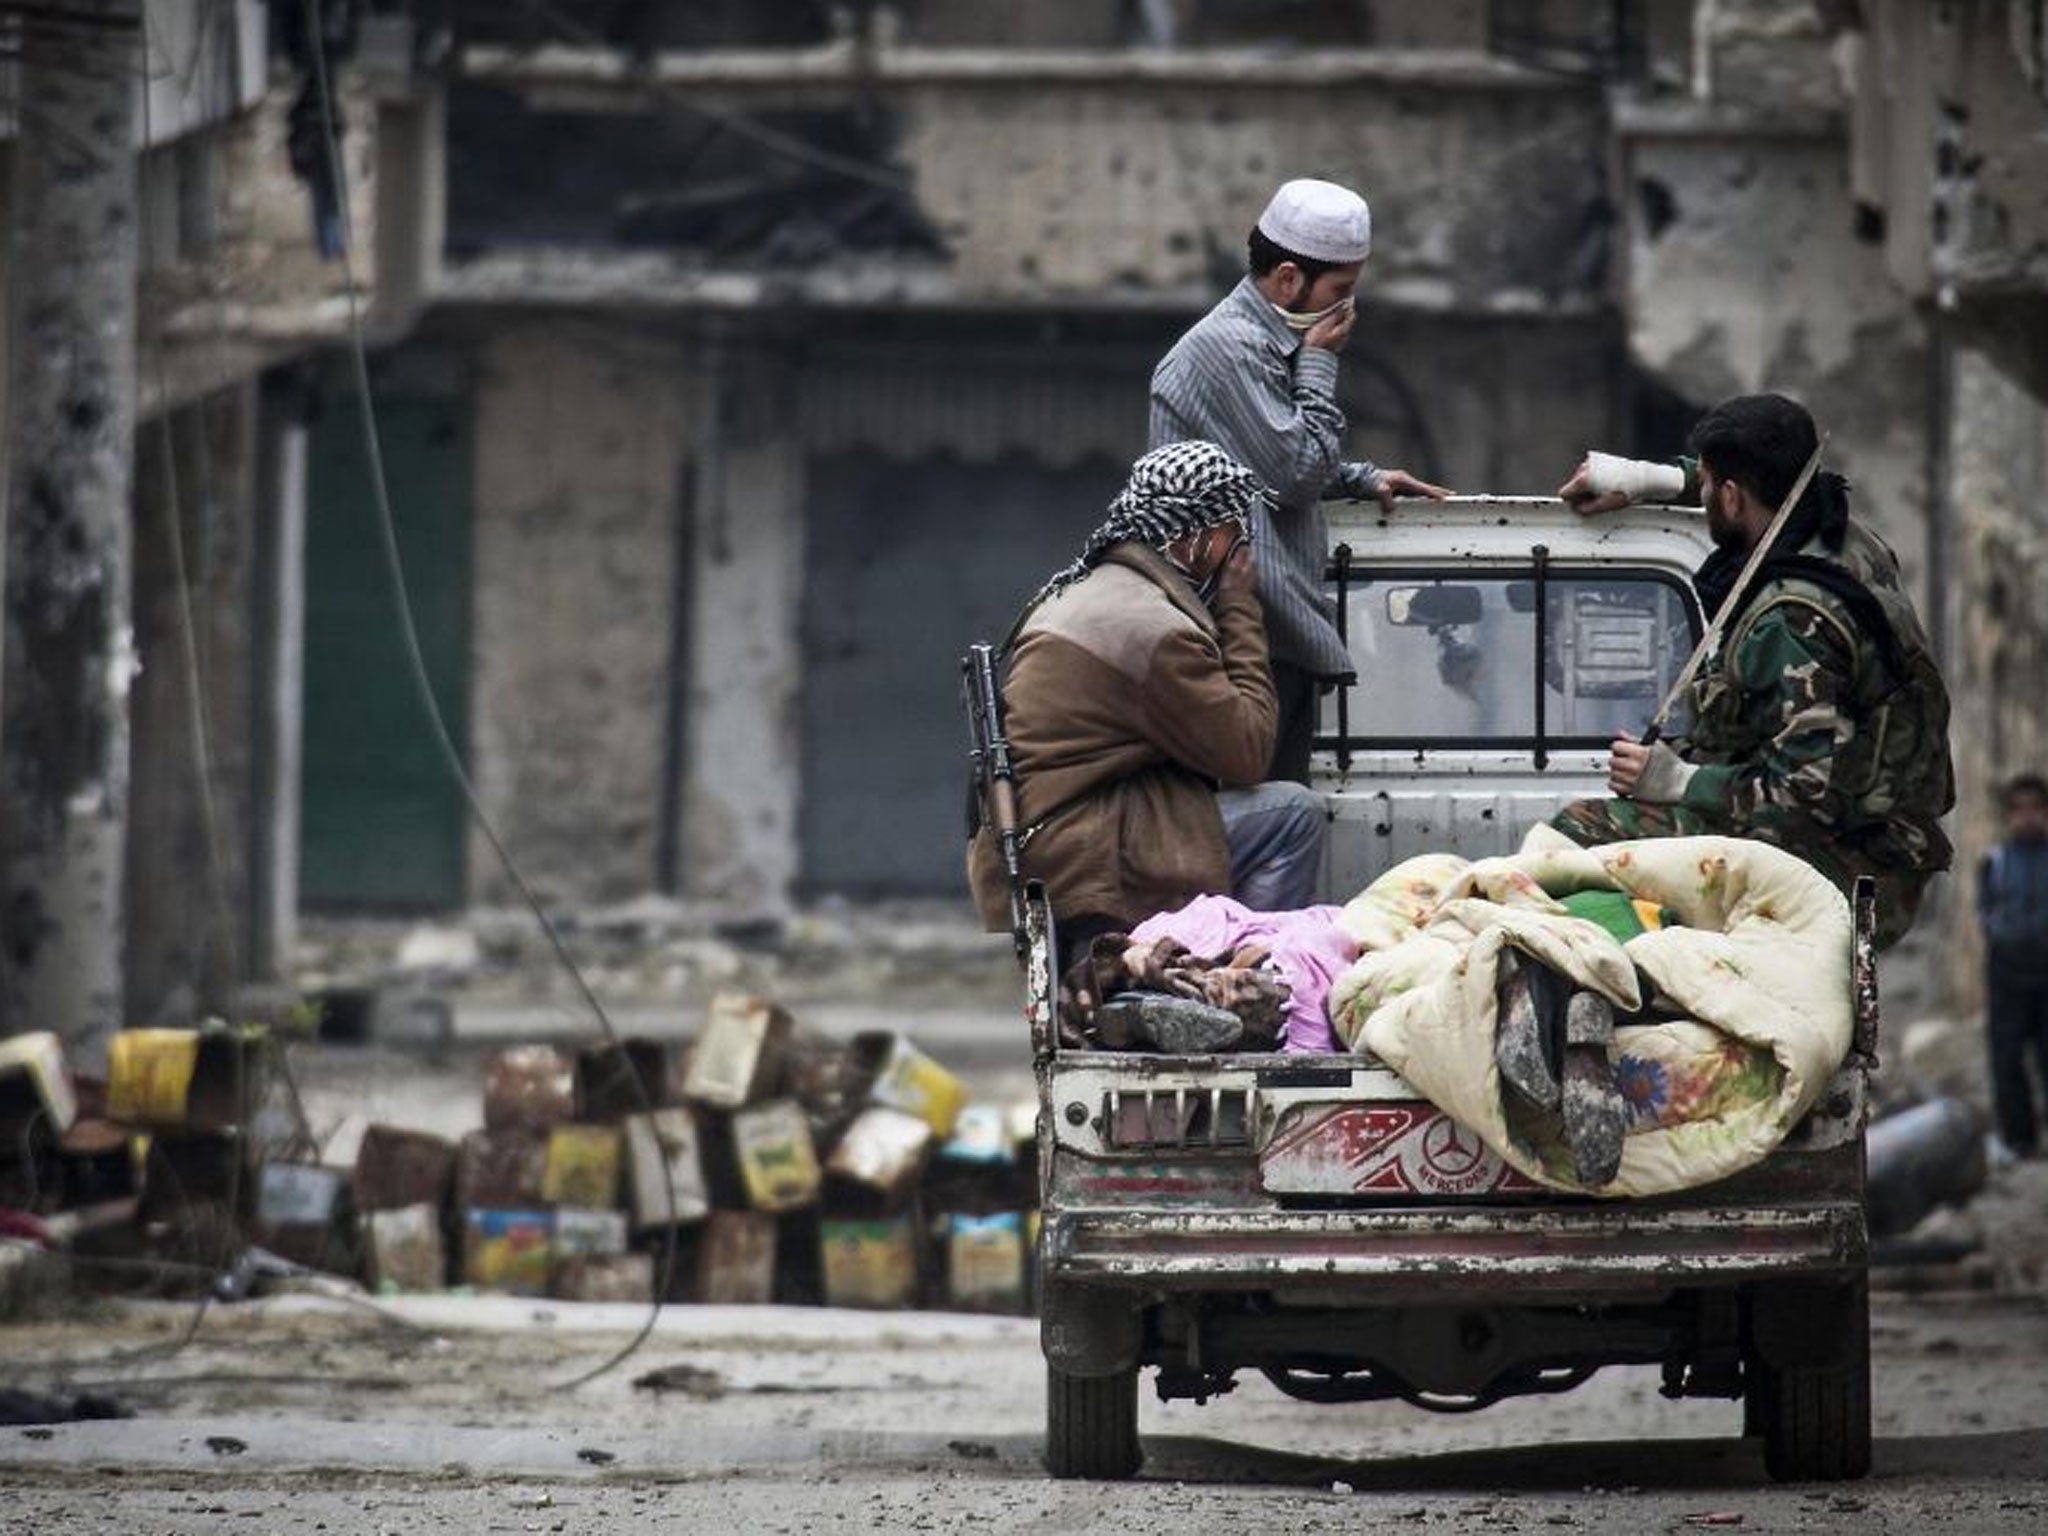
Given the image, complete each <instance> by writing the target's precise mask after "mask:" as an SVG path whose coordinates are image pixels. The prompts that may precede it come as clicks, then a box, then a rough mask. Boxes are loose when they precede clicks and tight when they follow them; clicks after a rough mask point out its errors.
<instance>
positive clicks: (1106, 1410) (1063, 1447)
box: [1045, 1366, 1145, 1482]
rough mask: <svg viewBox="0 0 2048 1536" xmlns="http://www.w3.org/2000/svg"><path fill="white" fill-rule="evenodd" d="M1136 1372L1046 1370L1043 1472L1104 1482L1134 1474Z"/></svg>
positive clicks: (1138, 1459)
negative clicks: (1095, 1373)
mask: <svg viewBox="0 0 2048 1536" xmlns="http://www.w3.org/2000/svg"><path fill="white" fill-rule="evenodd" d="M1144 1459H1145V1453H1144V1452H1143V1450H1141V1449H1140V1448H1139V1445H1138V1372H1137V1370H1136V1368H1135V1367H1134V1368H1132V1369H1131V1370H1127V1371H1118V1372H1117V1373H1116V1374H1115V1375H1113V1376H1069V1375H1067V1374H1066V1373H1065V1372H1063V1371H1060V1370H1056V1369H1054V1368H1053V1367H1052V1366H1047V1367H1046V1368H1045V1469H1046V1470H1047V1471H1048V1472H1050V1473H1051V1474H1052V1475H1053V1476H1054V1477H1085V1478H1094V1479H1098V1480H1101V1481H1105V1482H1110V1481H1121V1480H1122V1479H1124V1478H1127V1477H1132V1476H1135V1475H1136V1474H1137V1471H1138V1467H1139V1466H1140V1464H1142V1463H1143V1461H1144Z"/></svg>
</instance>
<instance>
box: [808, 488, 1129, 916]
mask: <svg viewBox="0 0 2048 1536" xmlns="http://www.w3.org/2000/svg"><path fill="white" fill-rule="evenodd" d="M1127 467H1128V466H1126V465H1123V464H1118V463H1112V462H1111V461H1109V460H1108V459H1101V460H1094V461H1089V462H1085V463H1082V464H1079V465H1076V466H1074V467H1072V468H1062V469H1052V468H1047V467H1046V466H1044V465H1040V464H1035V463H1032V462H1029V461H1026V460H1021V459H1008V460H1004V461H1002V462H1000V463H997V464H992V465H991V464H973V465H970V464H963V463H960V462H958V461H957V460H950V459H947V460H923V461H920V462H917V463H912V464H902V463H892V462H890V461H889V460H886V459H884V458H882V457H880V456H879V455H873V454H848V455H844V456H838V457H832V458H826V459H820V460H816V461H814V462H813V464H812V466H811V474H810V484H811V486H812V487H813V491H812V495H811V500H810V505H809V508H808V519H809V521H808V525H807V529H806V538H807V541H808V550H807V553H806V558H805V562H804V563H805V587H804V662H805V671H804V694H803V732H804V734H803V740H804V799H803V815H802V821H801V828H800V830H801V835H802V838H803V884H804V887H805V891H806V893H807V894H809V895H813V896H816V895H823V894H838V895H847V896H865V897H874V896H958V897H960V898H961V900H962V901H965V900H966V889H967V887H966V878H965V876H964V874H963V873H962V858H963V856H964V850H965V839H966V832H965V826H964V821H963V817H964V808H965V799H964V797H965V794H966V783H967V770H966V766H965V765H966V750H967V747H966V742H967V727H966V724H965V720H964V717H963V715H962V713H961V706H960V657H961V654H962V652H964V651H965V650H966V649H967V647H968V645H969V644H971V643H972V642H974V641H976V640H988V641H991V642H996V641H1000V640H1001V639H1002V638H1003V637H1004V635H1005V634H1007V633H1008V631H1009V627H1010V625H1011V623H1012V622H1013V621H1014V620H1015V618H1016V616H1017V610H1018V607H1019V606H1020V605H1021V604H1022V603H1023V601H1024V600H1025V599H1026V598H1027V597H1029V596H1030V595H1031V594H1032V593H1033V592H1034V591H1035V590H1037V588H1038V585H1039V583H1041V582H1042V581H1044V580H1045V578H1046V577H1047V576H1049V575H1051V574H1052V572H1053V571H1054V570H1055V569H1056V568H1057V567H1059V566H1060V565H1063V564H1064V563H1065V562H1066V561H1068V560H1070V559H1072V558H1073V556H1074V555H1075V553H1076V552H1078V550H1079V549H1080V546H1081V541H1082V540H1083V539H1084V538H1086V536H1087V535H1088V533H1089V532H1090V530H1092V529H1093V528H1094V527H1095V526H1096V525H1097V524H1099V523H1100V522H1101V521H1102V519H1103V516H1104V515H1105V511H1106V509H1107V507H1108V503H1109V500H1110V498H1111V497H1112V496H1114V495H1115V494H1116V492H1117V490H1118V489H1119V488H1120V487H1121V486H1122V484H1123V479H1124V475H1125V473H1126V470H1127Z"/></svg>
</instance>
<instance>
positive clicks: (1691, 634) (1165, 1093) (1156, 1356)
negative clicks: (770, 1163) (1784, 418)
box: [1023, 498, 1877, 1479]
mask: <svg viewBox="0 0 2048 1536" xmlns="http://www.w3.org/2000/svg"><path fill="white" fill-rule="evenodd" d="M1330 510H1331V546H1332V549H1331V560H1330V566H1329V581H1330V586H1331V590H1332V593H1333V595H1334V596H1335V597H1336V599H1337V602H1338V605H1339V611H1340V613H1341V614H1342V621H1343V627H1344V631H1345V635H1346V639H1347V642H1348V644H1349V647H1350V650H1351V652H1352V655H1353V657H1354V658H1355V660H1356V662H1357V674H1358V681H1357V682H1356V684H1355V685H1354V686H1351V687H1348V688H1343V689H1340V690H1338V691H1337V692H1336V693H1334V694H1333V695H1331V696H1330V697H1329V698H1328V699H1327V700H1326V704H1325V709H1324V714H1323V719H1322V728H1321V731H1320V733H1319V736H1318V740H1317V750H1316V756H1315V766H1314V774H1313V777H1314V785H1315V787H1316V788H1317V789H1318V791H1319V792H1321V793H1322V794H1323V795H1324V796H1325V797H1326V799H1327V804H1328V811H1329V815H1330V818H1331V828H1330V838H1329V846H1328V852H1327V856H1326V864H1325V869H1324V873H1323V893H1324V897H1325V899H1327V900H1331V901H1338V902H1341V901H1344V900H1346V899H1348V898H1349V897H1350V896H1352V895H1354V894H1356V893H1357V892H1358V891H1359V890H1361V889H1362V888H1363V887H1364V886H1365V885H1366V884H1367V883H1369V882H1370V881H1371V880H1372V879H1373V878H1374V877H1375V876H1376V875H1378V874H1379V873H1381V872H1382V871H1383V870H1385V869H1387V868H1389V867H1390V866H1391V865H1393V864H1395V863H1397V862H1399V861H1400V860H1402V859H1405V858H1407V857H1409V856H1410V855H1412V854H1416V853H1421V852H1429V851H1448V852H1454V853H1458V854H1462V855H1465V856H1467V857H1471V858H1478V857H1483V856H1486V855H1490V854H1499V853H1507V852H1511V851H1512V850H1513V849H1514V848H1515V847H1516V846H1517V845H1518V844H1519V842H1520V840H1521V838H1522V835H1523V833H1524V832H1525V831H1526V830H1527V829H1528V827H1529V826H1530V825H1531V824H1533V823H1534V822H1536V821H1538V820H1540V819H1543V818H1546V817H1548V816H1549V815H1551V814H1552V813H1553V812H1554V811H1555V810H1556V809H1557V808H1558V807H1560V806H1561V805H1562V804H1563V803H1564V802H1566V801H1568V800H1571V799H1574V798H1578V797H1582V796H1586V795H1594V794H1601V793H1604V792H1605V790H1604V779H1605V772H1604V766H1605V759H1606V746H1607V743H1608V741H1609V740H1610V739H1611V737H1612V735H1613V732H1614V730H1615V729H1616V728H1617V727H1626V728H1628V729H1631V730H1636V731H1640V730H1641V728H1642V727H1643V725H1644V724H1645V723H1646V722H1647V720H1648V719H1649V717H1650V716H1651V714H1652V713H1653V712H1654V710H1655V708H1656V705H1657V702H1658V700H1659V698H1660V697H1661V695H1662V694H1663V692H1664V691H1665V688H1666V687H1667V685H1668V684H1669V683H1670V682H1671V681H1672V680H1673V679H1674V678H1675V677H1676V676H1677V675H1678V672H1679V670H1680V669H1681V668H1682V666H1683V665H1684V662H1685V659H1686V657H1687V655H1688V653H1689V652H1690V650H1691V648H1692V646H1693V644H1694V642H1695V639H1696V637H1697V636H1698V635H1699V634H1700V633H1701V631H1702V628H1703V626H1702V616H1701V613H1700V611H1699V606H1698V602H1697V599H1696V598H1695V597H1694V595H1693V592H1692V588H1691V586H1690V584H1689V581H1688V575H1689V573H1690V572H1691V570H1692V569H1693V568H1694V567H1696V566H1697V565H1698V563H1699V561H1700V559H1701V558H1702V557H1703V555H1704V554H1705V553H1706V550H1707V547H1708V544H1707V536H1706V531H1705V528H1704V525H1703V521H1702V519H1701V518H1700V516H1699V514H1698V513H1697V512H1688V511H1685V510H1681V509H1655V508H1652V509H1640V510H1635V511H1631V512H1627V513H1622V514H1616V515H1612V516H1607V517H1600V518H1591V519H1581V518H1579V517H1578V516H1576V515H1575V514H1573V513H1571V512H1570V511H1568V510H1567V509H1566V508H1565V507H1564V506H1563V505H1562V504H1561V503H1559V502H1556V501H1550V500H1521V499H1507V498H1461V499H1458V500H1454V501H1450V502H1443V503H1422V504H1409V505H1405V506H1403V507H1401V508H1399V509H1397V510H1396V511H1394V512H1392V513H1383V512H1382V511H1381V510H1380V509H1379V508H1378V507H1376V506H1372V505H1370V504H1364V503H1359V504H1342V505H1333V506H1332V508H1331V509H1330ZM1854 906H1855V924H1856V927H1855V935H1856V936H1855V942H1854V945H1853V956H1854V959H1853V963H1852V966H1851V974H1848V975H1845V976H1843V978H1842V985H1843V986H1844V987H1845V988H1848V989H1851V996H1852V999H1853V1002H1854V1008H1855V1034H1854V1042H1855V1043H1854V1045H1853V1047H1852V1049H1851V1052H1850V1055H1849V1058H1848V1060H1847V1061H1846V1062H1845V1063H1844V1065H1843V1066H1842V1068H1841V1069H1840V1071H1839V1072H1838V1073H1837V1074H1836V1075H1835V1077H1834V1079H1833V1080H1832V1081H1831V1082H1830V1084H1829V1085H1828V1087H1827V1088H1826V1090H1825V1091H1824V1092H1823V1093H1822V1094H1821V1095H1820V1098H1819V1100H1818V1101H1817V1104H1816V1107H1815V1108H1814V1109H1813V1110H1812V1111H1811V1112H1810V1113H1809V1114H1808V1115H1807V1117H1806V1118H1805V1119H1804V1121H1803V1122H1802V1123H1801V1124H1800V1125H1799V1126H1798V1127H1797V1128H1796V1129H1795V1130H1794V1132H1793V1133H1792V1135H1791V1136H1790V1137H1789V1138H1788V1139H1787V1140H1786V1141H1785V1142H1784V1143H1782V1144H1781V1146H1780V1147H1779V1148H1778V1150H1777V1151H1775V1152H1774V1153H1773V1154H1772V1155H1771V1156H1770V1157H1768V1158H1767V1159H1765V1160H1764V1161H1763V1162H1761V1163H1760V1164H1757V1165H1755V1166H1753V1167H1751V1168H1749V1169H1747V1170H1746V1171H1744V1172H1742V1173H1740V1174H1738V1175H1736V1176H1734V1177H1730V1178H1727V1179H1724V1180H1722V1181H1720V1182H1718V1183H1715V1184H1712V1185H1710V1186H1707V1187H1703V1188H1698V1189H1694V1190H1690V1191H1688V1192H1686V1193H1684V1194H1682V1195H1677V1196H1672V1197H1668V1198H1659V1199H1654V1200H1642V1199H1637V1200H1615V1199H1608V1200H1603V1199H1593V1198H1571V1197H1564V1196H1560V1195H1558V1194H1556V1193H1554V1192H1551V1191H1548V1190H1545V1189H1543V1188H1540V1187H1538V1186H1536V1185H1535V1184H1533V1183H1531V1182H1530V1181H1528V1180H1526V1179H1524V1178H1523V1177H1521V1176H1520V1175H1519V1174H1517V1173H1516V1172H1515V1171H1514V1170H1513V1169H1511V1168H1510V1167H1508V1166H1507V1165H1506V1164H1505V1163H1503V1162H1502V1161H1501V1159H1500V1158H1499V1157H1498V1156H1496V1155H1495V1154H1494V1153H1493V1152H1491V1151H1490V1150H1488V1148H1487V1147H1486V1146H1485V1145H1484V1144H1483V1143H1482V1142H1481V1141H1480V1140H1479V1139H1478V1138H1477V1137H1476V1136H1474V1135H1473V1134H1472V1133H1471V1132H1470V1131H1469V1130H1467V1129H1466V1128H1464V1127H1463V1126H1461V1125H1459V1124H1457V1123H1456V1122H1455V1121H1453V1120H1451V1119H1450V1118H1449V1117H1447V1116H1445V1115H1444V1114H1442V1113H1440V1112H1439V1111H1438V1110H1436V1109H1435V1108H1434V1107H1433V1106H1432V1105H1431V1104H1430V1103H1429V1102H1427V1101H1426V1100H1424V1099H1422V1098H1421V1097H1420V1096H1419V1095H1418V1094H1417V1093H1416V1092H1415V1091H1414V1090H1413V1089H1411V1088H1410V1087H1409V1086H1408V1085H1407V1084H1406V1083H1405V1082H1403V1081H1402V1079H1401V1078H1400V1077H1399V1076H1398V1075H1396V1074H1395V1073H1394V1072H1392V1071H1391V1070H1389V1069H1388V1068H1387V1067H1385V1066H1384V1065H1382V1064H1381V1063H1379V1062H1378V1061H1377V1060H1375V1059H1374V1058H1372V1057H1370V1056H1364V1055H1327V1056H1325V1055H1264V1054H1259V1055H1219V1056H1213V1057H1174V1056H1162V1055H1146V1054H1132V1053H1113V1052H1106V1051H1090V1050H1077V1049H1071V1048H1068V1047H1066V1046H1064V1045H1062V1044H1061V1043H1060V1040H1059V1031H1058V1028H1057V1021H1056V1017H1055V1010H1056V1004H1057V998H1056V987H1057V977H1056V975H1055V964H1054V956H1055V955H1056V954H1057V948H1056V937H1055V934H1054V932H1053V920H1052V917H1051V915H1050V912H1049V909H1048V907H1047V905H1046V903H1045V900H1044V897H1043V893H1042V891H1038V890H1036V889H1030V890H1027V893H1026V899H1025V903H1024V925H1023V927H1024V934H1023V937H1024V954H1025V984H1026V1005H1027V1006H1026V1014H1027V1018H1028V1021H1029V1024H1030V1028H1031V1037H1032V1047H1033V1055H1034V1060H1035V1065H1036V1074H1037V1082H1038V1090H1039V1099H1040V1103H1039V1122H1038V1125H1039V1178H1040V1186H1041V1197H1042V1202H1043V1220H1042V1228H1041V1240H1040V1241H1041V1249H1040V1255H1039V1259H1040V1266H1041V1268H1040V1274H1041V1280H1042V1342H1043V1347H1044V1352H1045V1358H1046V1365H1047V1414H1046V1462H1047V1466H1048V1468H1049V1470H1050V1471H1051V1472H1052V1474H1053V1475H1054V1476H1055V1477H1083V1478H1124V1477H1129V1476H1131V1475H1133V1474H1134V1473H1136V1471H1137V1470H1138V1468H1139V1466H1140V1463H1141V1460H1142V1447H1141V1445H1140V1443H1139V1437H1138V1397H1137V1394H1138V1387H1139V1376H1140V1373H1141V1372H1142V1371H1150V1372H1151V1373H1152V1376H1153V1380H1154V1383H1155V1385H1156V1387H1157V1390H1158V1392H1159V1394H1160V1396H1161V1397H1162V1398H1193V1399H1194V1400H1195V1401H1197V1402H1204V1401H1206V1400H1207V1399H1209V1398H1210V1397H1214V1396H1216V1395H1218V1394H1221V1393H1224V1392H1228V1391H1230V1390H1231V1389H1232V1386H1233V1385H1234V1381H1235V1378H1236V1376H1237V1375H1238V1374H1239V1373H1241V1372H1249V1371H1256V1372H1258V1373H1260V1374H1262V1375H1263V1376H1265V1378H1266V1379H1267V1380H1268V1381H1270V1382H1271V1383H1272V1384H1273V1385H1274V1386H1275V1387H1277V1388H1278V1389H1279V1390H1281V1391H1282V1392H1285V1393H1287V1394H1289V1395H1291V1396H1293V1397H1296V1398H1299V1399H1301V1400H1302V1401H1304V1402H1308V1403H1342V1402H1361V1401H1369V1400H1374V1399H1398V1400H1402V1401H1405V1402H1408V1403H1412V1404H1415V1405H1417V1406H1418V1407H1422V1408H1428V1409H1435V1410H1440V1411H1444V1412H1465V1411H1469V1410H1472V1409H1477V1408H1483V1407H1486V1406H1487V1405H1489V1404H1492V1403H1495V1402H1498V1401H1500V1400H1502V1399H1504V1398H1508V1397H1514V1396H1519V1395H1525V1394H1531V1393H1554V1392H1562V1391H1566V1390H1568V1389H1570V1388H1572V1387H1575V1386H1577V1385H1579V1384H1580V1383H1581V1382H1583V1381H1585V1380H1586V1379H1587V1378H1588V1377H1590V1376H1591V1375H1592V1374H1593V1373H1594V1372H1595V1371H1597V1370H1599V1369H1600V1368H1601V1367H1603V1366H1610V1365H1655V1366H1657V1367H1659V1368H1660V1369H1661V1370H1662V1372H1663V1390H1664V1391H1665V1393H1666V1394H1667V1395H1669V1396H1673V1397H1699V1396H1705V1397H1721V1398H1728V1399H1740V1400H1741V1402H1742V1404H1743V1425H1744V1432H1745V1434H1748V1435H1753V1436H1757V1437H1759V1438H1760V1439H1761V1441H1762V1449H1763V1457H1764V1461H1765V1465H1766V1466H1767V1468H1768V1470H1769V1472H1770V1474H1771V1475H1772V1476H1773V1477H1776V1478H1779V1479H1840V1478H1854V1477H1860V1476H1862V1475H1863V1474H1864V1473H1865V1471H1867V1469H1868V1467H1869V1462H1870V1374H1869V1370H1870V1368H1869V1314H1868V1288H1867V1249H1868V1238H1867V1231H1866V1226H1865V1221H1864V1205H1863V1177H1864V1158H1863V1125H1864V1120H1865V1104H1866V1081H1865V1080H1866V1076H1867V1073H1868V1070H1869V1067H1870V1065H1871V1064H1872V1060H1873V1054H1874V1048H1875V1044H1876V1027H1877V991H1876V982H1875V974H1874V970H1873V965H1872V958H1871V956H1872V944H1871V934H1872V921H1873V903H1872V901H1871V900H1870V898H1869V895H1868V892H1867V891H1862V892H1859V893H1858V897H1857V900H1856V901H1855V903H1854Z"/></svg>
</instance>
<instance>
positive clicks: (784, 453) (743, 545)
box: [675, 344, 804, 919]
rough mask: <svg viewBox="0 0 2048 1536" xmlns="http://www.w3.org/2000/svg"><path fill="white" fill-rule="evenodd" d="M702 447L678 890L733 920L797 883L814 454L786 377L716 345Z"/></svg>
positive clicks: (774, 912) (772, 905)
mask: <svg viewBox="0 0 2048 1536" xmlns="http://www.w3.org/2000/svg"><path fill="white" fill-rule="evenodd" d="M705 373H706V379H707V388H706V390H705V404H704V407H703V419H702V421H701V423H700V430H699V433H698V434H697V438H698V461H697V474H696V494H695V498H694V499H695V502H696V507H697V518H696V526H695V529H694V537H693V538H692V540H691V549H690V555H691V561H692V568H693V571H694V576H695V579H694V581H693V582H692V586H691V595H690V614H689V647H688V649H689V680H688V692H687V700H688V709H687V713H686V724H685V729H684V737H685V748H684V751H683V754H682V756H683V761H684V763H685V765H686V766H685V771H684V781H683V785H682V806H683V814H682V834H683V835H682V846H681V853H680V867H679V868H678V869H677V871H676V881H675V884H676V887H677V889H678V890H680V891H681V892H682V893H683V894H684V895H686V896H690V897H693V898H696V899H700V900H703V901H707V902H711V903H715V904H717V905H718V906H720V907H722V908H724V909H725V910H726V911H727V912H728V913H729V914H730V916H732V917H733V918H735V919H748V918H777V917H781V916H783V915H784V914H786V913H787V911H788V908H789V904H790V900H791V897H792V894H793V891H794V888H795V883H796V877H797V797H798V795H799V793H800V792H801V787H802V767H801V758H800V743H799V741H798V736H797V723H796V722H797V713H798V708H799V705H800V702H801V700H800V695H799V689H800V686H801V677H802V665H801V663H802V640H801V630H800V613H799V609H800V604H801V598H802V591H803V543H804V539H803V497H804V460H803V449H802V445H801V443H800V442H799V441H798V439H797V437H796V435H795V432H794V430H793V416H792V413H791V412H790V410H789V409H788V400H789V398H790V394H789V384H788V380H787V379H786V377H784V376H783V374H782V370H781V369H780V368H778V367H777V366H776V365H775V364H773V363H772V362H770V361H769V360H767V359H765V358H762V357H759V356H758V355H744V354H742V353H740V352H739V351H737V350H733V351H730V352H728V351H727V350H725V348H724V347H723V346H722V345H719V344H714V345H713V347H712V348H711V353H710V357H709V359H708V362H707V367H706V370H705Z"/></svg>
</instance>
